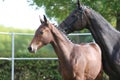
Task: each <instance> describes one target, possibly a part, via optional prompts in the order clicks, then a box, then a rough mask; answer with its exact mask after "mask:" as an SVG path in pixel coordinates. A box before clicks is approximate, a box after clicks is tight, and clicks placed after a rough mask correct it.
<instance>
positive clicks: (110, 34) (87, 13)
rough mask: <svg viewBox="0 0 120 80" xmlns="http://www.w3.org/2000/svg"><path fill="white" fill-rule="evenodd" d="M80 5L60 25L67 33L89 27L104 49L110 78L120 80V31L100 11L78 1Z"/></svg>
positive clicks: (103, 53)
mask: <svg viewBox="0 0 120 80" xmlns="http://www.w3.org/2000/svg"><path fill="white" fill-rule="evenodd" d="M77 5H78V7H77V8H76V9H75V10H73V11H72V13H71V14H70V15H69V16H68V17H67V18H66V19H65V20H64V21H63V22H62V23H61V24H60V25H59V27H60V28H62V29H63V30H65V31H66V32H67V33H71V32H73V31H76V30H82V29H83V28H87V29H89V30H90V32H91V33H92V35H93V38H94V39H95V41H96V42H97V43H98V45H99V46H100V47H101V49H102V57H103V69H104V71H105V72H106V73H107V74H108V75H109V78H110V80H120V32H119V31H117V30H115V29H114V28H113V27H112V26H111V25H110V24H109V23H108V22H107V21H106V20H105V19H104V18H103V17H102V16H101V15H100V14H99V13H96V12H95V11H94V10H92V9H90V8H88V7H86V6H82V5H80V3H79V0H78V3H77Z"/></svg>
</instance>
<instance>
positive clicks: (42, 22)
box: [39, 15, 44, 23]
mask: <svg viewBox="0 0 120 80" xmlns="http://www.w3.org/2000/svg"><path fill="white" fill-rule="evenodd" d="M39 19H40V22H41V23H44V21H43V20H42V18H41V17H40V15H39Z"/></svg>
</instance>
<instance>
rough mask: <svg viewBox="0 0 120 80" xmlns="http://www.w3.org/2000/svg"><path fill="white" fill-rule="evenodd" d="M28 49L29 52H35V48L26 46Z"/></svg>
mask: <svg viewBox="0 0 120 80" xmlns="http://www.w3.org/2000/svg"><path fill="white" fill-rule="evenodd" d="M28 51H29V52H31V53H35V52H36V50H34V49H33V48H32V47H28Z"/></svg>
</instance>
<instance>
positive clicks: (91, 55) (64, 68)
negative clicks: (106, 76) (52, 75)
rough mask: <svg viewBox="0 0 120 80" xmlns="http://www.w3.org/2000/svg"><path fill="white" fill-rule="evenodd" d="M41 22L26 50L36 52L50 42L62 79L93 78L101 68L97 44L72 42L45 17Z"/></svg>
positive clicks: (79, 79)
mask: <svg viewBox="0 0 120 80" xmlns="http://www.w3.org/2000/svg"><path fill="white" fill-rule="evenodd" d="M41 23H42V24H41V25H40V27H39V28H38V29H37V30H36V33H35V36H34V38H33V40H32V42H31V44H30V46H29V48H28V50H29V51H30V52H36V51H37V50H38V49H39V48H41V47H42V46H44V45H46V44H48V43H50V44H51V45H52V46H53V48H54V50H55V52H56V54H57V56H58V60H59V69H60V73H61V75H62V77H63V79H64V80H95V78H96V77H97V75H98V74H99V72H100V70H101V50H100V48H99V46H98V45H97V44H95V43H86V44H81V45H79V44H73V43H72V42H71V41H70V40H68V39H67V37H66V36H65V35H64V34H63V33H62V32H60V31H59V30H58V29H57V28H56V27H54V25H52V24H50V23H49V22H48V21H47V19H46V17H44V21H41ZM96 80H97V79H96Z"/></svg>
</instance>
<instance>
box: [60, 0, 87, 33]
mask: <svg viewBox="0 0 120 80" xmlns="http://www.w3.org/2000/svg"><path fill="white" fill-rule="evenodd" d="M85 10H86V7H85V6H82V5H80V2H79V0H77V7H76V9H75V10H73V11H72V12H71V13H70V15H69V16H68V17H67V18H66V19H65V20H64V21H63V22H62V23H61V24H60V25H59V27H60V28H61V29H63V30H65V32H66V33H70V32H73V31H75V30H80V29H83V28H85V27H86V26H87V20H86V15H85Z"/></svg>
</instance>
